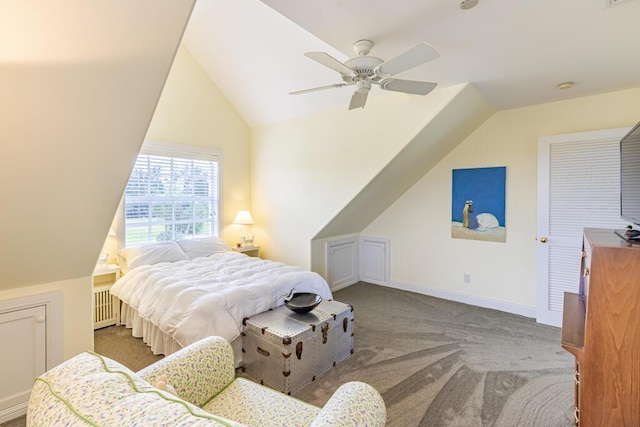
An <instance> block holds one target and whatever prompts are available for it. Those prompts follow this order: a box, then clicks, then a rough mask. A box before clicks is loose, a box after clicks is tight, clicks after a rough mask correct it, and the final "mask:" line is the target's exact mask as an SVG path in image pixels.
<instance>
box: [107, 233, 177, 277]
mask: <svg viewBox="0 0 640 427" xmlns="http://www.w3.org/2000/svg"><path fill="white" fill-rule="evenodd" d="M188 259H189V257H188V256H187V254H185V253H184V252H183V251H182V249H180V246H178V244H177V243H176V242H174V241H173V240H169V241H166V242H160V243H152V244H150V245H144V246H138V247H135V248H125V249H120V250H119V251H118V252H117V253H116V260H117V261H118V264H119V265H120V268H121V269H122V271H123V272H124V273H126V272H127V271H129V270H131V269H132V268H136V267H139V266H141V265H151V264H157V263H159V262H174V261H183V260H188Z"/></svg>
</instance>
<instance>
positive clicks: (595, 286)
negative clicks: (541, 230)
mask: <svg viewBox="0 0 640 427" xmlns="http://www.w3.org/2000/svg"><path fill="white" fill-rule="evenodd" d="M562 347H563V348H564V349H565V350H567V351H568V352H570V353H571V354H573V355H574V356H575V359H576V374H575V405H576V411H575V416H576V425H579V426H581V427H605V426H616V427H626V426H640V245H638V244H633V245H632V244H630V243H627V242H626V241H624V240H623V239H622V238H620V237H618V236H617V235H616V234H615V233H614V230H609V229H600V228H586V229H585V230H584V239H583V251H582V274H581V278H580V290H579V293H578V294H574V293H569V292H566V293H565V295H564V312H563V318H562Z"/></svg>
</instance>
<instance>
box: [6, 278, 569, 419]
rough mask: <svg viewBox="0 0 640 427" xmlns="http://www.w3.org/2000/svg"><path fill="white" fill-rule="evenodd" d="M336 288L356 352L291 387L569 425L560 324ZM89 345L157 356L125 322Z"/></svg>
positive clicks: (129, 358)
mask: <svg viewBox="0 0 640 427" xmlns="http://www.w3.org/2000/svg"><path fill="white" fill-rule="evenodd" d="M334 298H335V299H336V300H339V301H343V302H347V303H350V304H352V305H353V306H354V307H355V329H356V335H355V340H356V348H355V353H354V354H353V355H352V356H351V357H349V358H348V359H347V360H345V361H344V362H342V363H340V364H338V366H336V367H335V368H333V369H332V370H331V371H329V372H328V373H326V374H325V375H324V376H322V377H321V378H319V379H318V380H316V381H315V382H314V383H311V384H309V385H308V386H306V387H305V388H303V389H302V390H301V391H299V392H298V393H296V394H295V396H296V397H298V398H300V399H302V400H304V401H307V402H310V403H313V404H316V405H319V406H322V405H323V404H324V403H325V402H326V401H327V399H328V398H329V397H330V395H331V394H332V393H333V392H334V391H335V389H336V388H337V387H338V386H339V385H340V384H342V383H344V382H346V381H351V380H359V381H365V382H367V383H369V384H371V385H373V386H375V387H376V388H377V389H378V390H379V391H380V392H381V394H382V396H383V398H384V400H385V403H386V405H387V413H388V416H387V420H388V423H387V425H388V426H392V427H393V426H398V427H399V426H403V427H404V426H430V427H439V426H460V427H473V426H482V427H487V426H497V427H498V426H499V427H502V426H505V427H506V426H508V427H516V426H522V427H524V426H531V427H538V426H540V427H555V426H567V427H568V426H571V425H573V424H572V410H573V408H572V405H573V376H572V374H573V360H572V358H571V357H570V355H569V354H568V353H566V352H565V351H564V350H562V348H561V347H560V330H559V329H557V328H551V327H546V326H541V325H537V324H536V323H535V321H534V320H533V319H528V318H524V317H520V316H515V315H510V314H506V313H502V312H499V311H494V310H487V309H482V308H478V307H474V306H469V305H465V304H459V303H455V302H450V301H445V300H440V299H437V298H431V297H427V296H424V295H417V294H413V293H410V292H405V291H399V290H395V289H389V288H384V287H380V286H375V285H370V284H366V283H358V284H356V285H353V286H350V287H348V288H345V289H343V290H340V291H337V292H335V294H334ZM95 350H96V352H98V353H101V354H104V355H105V356H107V357H111V358H113V359H115V360H118V361H120V362H121V363H123V364H124V365H126V366H128V367H130V368H131V369H133V370H138V369H141V368H142V367H144V366H147V365H148V364H150V363H153V362H154V361H155V360H157V359H159V358H160V357H159V356H154V355H152V354H151V352H150V350H149V348H148V347H147V346H146V345H145V344H144V343H142V341H141V340H140V339H136V338H132V337H131V334H130V331H128V330H126V329H125V328H124V327H109V328H104V329H101V330H99V331H96V334H95ZM23 425H24V422H23V423H22V424H19V423H18V424H11V427H22V426H23Z"/></svg>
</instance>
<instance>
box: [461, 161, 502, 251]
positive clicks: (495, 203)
mask: <svg viewBox="0 0 640 427" xmlns="http://www.w3.org/2000/svg"><path fill="white" fill-rule="evenodd" d="M505 179H506V168H505V167H497V168H477V169H454V170H453V197H452V208H451V209H452V215H451V237H454V238H458V239H473V240H484V241H492V242H505V241H506V227H505V226H504V220H505V212H504V211H505V209H504V208H505ZM469 196H472V197H473V198H469ZM476 212H481V213H476Z"/></svg>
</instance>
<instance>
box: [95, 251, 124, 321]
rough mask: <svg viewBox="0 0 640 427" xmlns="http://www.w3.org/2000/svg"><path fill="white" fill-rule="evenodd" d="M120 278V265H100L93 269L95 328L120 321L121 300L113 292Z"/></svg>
mask: <svg viewBox="0 0 640 427" xmlns="http://www.w3.org/2000/svg"><path fill="white" fill-rule="evenodd" d="M119 278H120V266H118V265H115V264H106V265H98V266H96V269H95V270H94V271H93V310H92V311H93V329H94V330H95V329H99V328H104V327H105V326H111V325H117V324H118V323H119V322H120V300H119V299H118V298H116V297H114V296H112V295H111V294H109V290H110V289H111V286H113V284H114V283H115V282H116V280H118V279H119Z"/></svg>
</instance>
